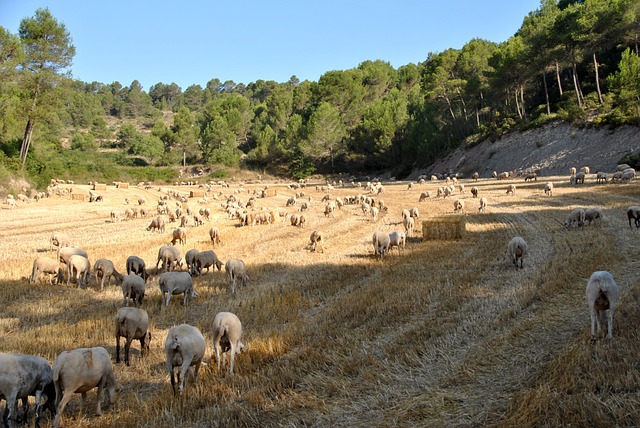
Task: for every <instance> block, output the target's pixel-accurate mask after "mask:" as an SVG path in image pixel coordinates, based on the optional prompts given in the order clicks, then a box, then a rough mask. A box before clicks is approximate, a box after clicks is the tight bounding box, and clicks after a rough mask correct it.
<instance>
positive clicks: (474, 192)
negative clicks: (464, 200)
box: [471, 186, 478, 198]
mask: <svg viewBox="0 0 640 428" xmlns="http://www.w3.org/2000/svg"><path fill="white" fill-rule="evenodd" d="M471 195H472V196H473V197H474V198H477V197H478V188H477V187H476V186H473V187H472V188H471Z"/></svg>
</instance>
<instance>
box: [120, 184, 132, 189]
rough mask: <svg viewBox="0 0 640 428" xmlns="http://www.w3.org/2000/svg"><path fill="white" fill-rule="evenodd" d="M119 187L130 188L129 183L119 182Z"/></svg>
mask: <svg viewBox="0 0 640 428" xmlns="http://www.w3.org/2000/svg"><path fill="white" fill-rule="evenodd" d="M117 187H118V189H128V188H129V183H118V186H117Z"/></svg>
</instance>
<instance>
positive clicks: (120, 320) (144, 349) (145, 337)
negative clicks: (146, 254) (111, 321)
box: [115, 276, 151, 365]
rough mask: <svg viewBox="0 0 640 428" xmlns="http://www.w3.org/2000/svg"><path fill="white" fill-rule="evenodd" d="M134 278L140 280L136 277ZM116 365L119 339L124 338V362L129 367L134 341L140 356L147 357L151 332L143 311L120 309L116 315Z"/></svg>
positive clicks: (145, 313) (147, 316)
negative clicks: (130, 352)
mask: <svg viewBox="0 0 640 428" xmlns="http://www.w3.org/2000/svg"><path fill="white" fill-rule="evenodd" d="M136 278H140V277H139V276H136ZM115 327H116V363H119V362H120V337H124V338H125V342H124V362H125V363H126V364H127V365H129V348H130V347H131V342H132V341H133V340H135V339H138V340H139V341H140V356H141V357H144V356H145V355H149V348H150V345H151V332H150V331H149V315H148V314H147V311H145V310H144V309H138V308H120V309H118V312H117V313H116V322H115Z"/></svg>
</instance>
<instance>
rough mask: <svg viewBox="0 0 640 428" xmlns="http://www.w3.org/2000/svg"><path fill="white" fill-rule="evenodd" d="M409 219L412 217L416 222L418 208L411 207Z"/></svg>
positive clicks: (418, 214) (418, 216)
mask: <svg viewBox="0 0 640 428" xmlns="http://www.w3.org/2000/svg"><path fill="white" fill-rule="evenodd" d="M409 217H413V218H415V219H416V220H417V219H419V218H420V211H418V208H416V207H413V208H411V209H410V210H409Z"/></svg>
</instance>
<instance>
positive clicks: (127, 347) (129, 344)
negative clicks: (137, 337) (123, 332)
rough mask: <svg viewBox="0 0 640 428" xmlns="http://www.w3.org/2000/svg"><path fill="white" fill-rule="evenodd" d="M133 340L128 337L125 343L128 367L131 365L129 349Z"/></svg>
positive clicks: (125, 357)
mask: <svg viewBox="0 0 640 428" xmlns="http://www.w3.org/2000/svg"><path fill="white" fill-rule="evenodd" d="M132 340H133V338H132V337H128V336H127V338H126V340H125V342H124V362H125V363H127V366H128V365H129V349H130V348H131V341H132Z"/></svg>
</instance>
